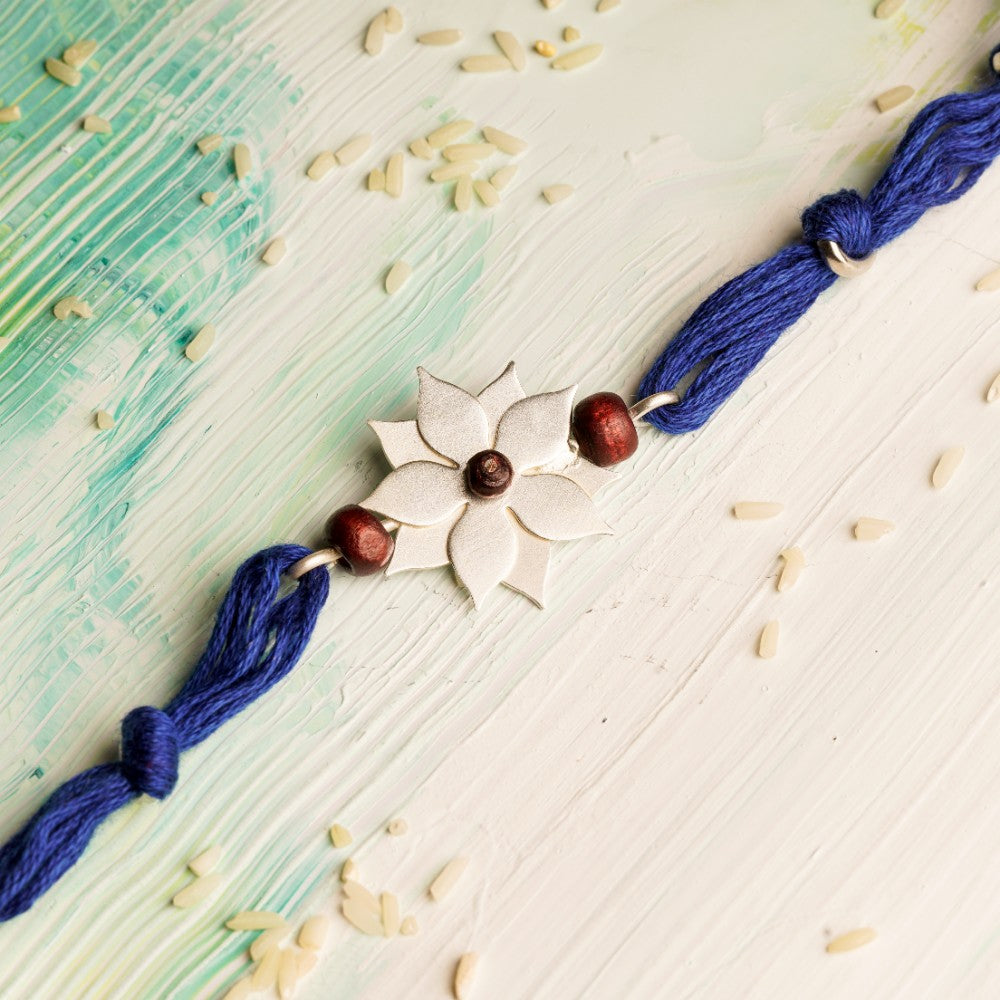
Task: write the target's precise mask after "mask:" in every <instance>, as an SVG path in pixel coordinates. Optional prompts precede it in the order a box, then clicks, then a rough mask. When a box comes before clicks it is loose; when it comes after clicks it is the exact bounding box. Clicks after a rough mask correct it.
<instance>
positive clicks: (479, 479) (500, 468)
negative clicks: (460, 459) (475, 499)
mask: <svg viewBox="0 0 1000 1000" xmlns="http://www.w3.org/2000/svg"><path fill="white" fill-rule="evenodd" d="M513 480H514V466H512V465H511V464H510V459H509V458H508V457H507V456H506V455H502V454H500V452H499V451H481V452H479V453H478V454H476V455H473V456H472V458H470V459H469V464H468V465H466V467H465V481H466V483H467V484H468V487H469V489H470V490H472V492H473V493H475V494H476V496H479V497H498V496H500V494H501V493H506V492H507V490H508V489H509V488H510V484H511V483H512V482H513Z"/></svg>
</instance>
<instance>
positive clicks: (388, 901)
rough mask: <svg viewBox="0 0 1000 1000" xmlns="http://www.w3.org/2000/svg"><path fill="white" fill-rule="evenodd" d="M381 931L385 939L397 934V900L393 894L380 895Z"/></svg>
mask: <svg viewBox="0 0 1000 1000" xmlns="http://www.w3.org/2000/svg"><path fill="white" fill-rule="evenodd" d="M382 931H383V933H384V934H385V936H386V937H395V936H396V935H397V934H398V933H399V900H398V899H397V898H396V896H395V894H394V893H391V892H383V893H382Z"/></svg>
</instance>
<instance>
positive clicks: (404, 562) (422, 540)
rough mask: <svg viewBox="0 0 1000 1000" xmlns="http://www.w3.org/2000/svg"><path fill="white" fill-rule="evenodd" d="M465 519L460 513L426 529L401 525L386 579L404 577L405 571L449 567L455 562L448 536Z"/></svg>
mask: <svg viewBox="0 0 1000 1000" xmlns="http://www.w3.org/2000/svg"><path fill="white" fill-rule="evenodd" d="M461 516H462V512H461V510H460V511H458V512H457V513H455V514H451V515H449V516H448V517H446V518H445V519H444V520H443V521H438V523H437V524H431V525H428V526H427V527H425V528H414V527H411V526H410V525H408V524H401V525H400V526H399V530H398V531H397V532H396V547H395V549H394V550H393V553H392V562H390V563H389V567H388V569H386V571H385V574H386V576H392V575H393V573H401V572H402V571H403V570H405V569H434V567H435V566H447V565H448V563H449V562H451V559H449V558H448V535H450V534H451V529H452V528H453V527H454V526H455V522H456V521H457V520H458V519H459V517H461Z"/></svg>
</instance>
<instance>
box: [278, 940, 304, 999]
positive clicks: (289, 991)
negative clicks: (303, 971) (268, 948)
mask: <svg viewBox="0 0 1000 1000" xmlns="http://www.w3.org/2000/svg"><path fill="white" fill-rule="evenodd" d="M279 956H280V957H279V960H278V998H279V1000H292V997H293V996H294V994H295V984H296V982H297V981H298V978H299V957H298V955H297V954H296V952H295V950H294V949H293V948H285V949H283V950H282V951H280V952H279Z"/></svg>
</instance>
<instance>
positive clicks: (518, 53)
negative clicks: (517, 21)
mask: <svg viewBox="0 0 1000 1000" xmlns="http://www.w3.org/2000/svg"><path fill="white" fill-rule="evenodd" d="M493 40H494V41H495V42H496V43H497V45H498V46H499V47H500V51H501V52H502V53H503V54H504V55H505V56H506V57H507V60H508V62H510V64H511V66H513V67H514V69H516V70H517V71H518V73H522V72H524V70H525V68H526V67H527V65H528V55H527V53H526V52H525V51H524V46H523V45H522V44H521V43H520V41H518V39H517V37H516V36H515V35H513V34H511V32H509V31H494V32H493Z"/></svg>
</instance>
